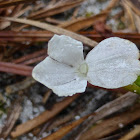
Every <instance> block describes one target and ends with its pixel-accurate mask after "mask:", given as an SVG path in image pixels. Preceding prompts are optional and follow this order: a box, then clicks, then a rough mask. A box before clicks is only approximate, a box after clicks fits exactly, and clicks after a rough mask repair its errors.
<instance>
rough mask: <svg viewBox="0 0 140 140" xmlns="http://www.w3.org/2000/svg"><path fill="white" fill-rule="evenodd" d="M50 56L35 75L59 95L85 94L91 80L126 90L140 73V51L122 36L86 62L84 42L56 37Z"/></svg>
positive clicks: (105, 43)
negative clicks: (125, 87) (124, 87)
mask: <svg viewBox="0 0 140 140" xmlns="http://www.w3.org/2000/svg"><path fill="white" fill-rule="evenodd" d="M48 55H49V56H48V57H47V58H46V59H45V60H43V61H42V62H41V63H39V64H38V65H37V66H36V67H35V68H34V69H33V72H32V76H33V77H34V79H36V80H37V81H39V82H40V83H42V84H44V85H45V86H47V87H48V88H51V89H52V90H53V92H54V93H56V94H57V95H59V96H71V95H73V94H75V93H81V92H84V91H85V89H86V86H87V81H88V82H89V83H91V84H93V85H95V86H99V87H104V88H109V89H113V88H119V87H123V86H126V85H129V84H132V83H133V82H134V81H135V80H136V79H137V76H138V75H139V74H140V62H139V60H138V58H139V50H138V49H137V47H136V45H135V44H134V43H132V42H130V41H128V40H125V39H121V38H118V37H111V38H108V39H105V40H103V41H102V42H100V43H99V44H98V45H97V46H96V47H95V48H94V49H92V50H91V51H90V52H89V54H88V55H87V57H86V59H85V60H84V56H83V44H82V43H81V42H80V41H77V40H75V39H72V38H71V37H68V36H65V35H60V36H59V35H54V36H53V37H52V39H51V40H50V41H49V43H48Z"/></svg>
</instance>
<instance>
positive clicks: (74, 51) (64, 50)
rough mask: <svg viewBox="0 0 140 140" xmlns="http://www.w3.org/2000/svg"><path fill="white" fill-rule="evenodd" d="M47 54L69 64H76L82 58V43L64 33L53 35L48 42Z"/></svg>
mask: <svg viewBox="0 0 140 140" xmlns="http://www.w3.org/2000/svg"><path fill="white" fill-rule="evenodd" d="M48 55H49V56H50V57H51V58H53V59H55V60H57V61H59V62H61V63H65V64H67V65H70V66H76V65H77V64H80V63H81V62H82V61H83V60H84V56H83V44H82V43H81V42H80V41H77V40H75V39H72V38H71V37H69V36H65V35H60V36H59V35H54V36H53V37H52V39H51V40H50V41H49V43H48Z"/></svg>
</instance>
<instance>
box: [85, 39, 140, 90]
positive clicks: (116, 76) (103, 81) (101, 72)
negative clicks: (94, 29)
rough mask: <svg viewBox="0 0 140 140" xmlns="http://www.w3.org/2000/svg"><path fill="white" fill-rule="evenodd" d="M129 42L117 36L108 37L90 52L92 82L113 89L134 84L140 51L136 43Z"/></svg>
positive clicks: (138, 71) (89, 64)
mask: <svg viewBox="0 0 140 140" xmlns="http://www.w3.org/2000/svg"><path fill="white" fill-rule="evenodd" d="M128 42H129V41H126V40H124V39H119V38H116V37H115V38H114V37H113V38H110V39H106V40H104V41H102V42H101V43H99V45H97V47H96V48H95V49H93V50H92V51H91V52H90V53H89V54H88V56H87V58H86V62H87V64H88V74H87V78H88V81H89V82H90V83H91V84H93V85H96V86H100V87H104V88H110V89H111V88H119V87H123V86H126V85H129V84H132V83H133V82H134V81H135V80H136V79H137V76H138V75H139V74H140V62H139V61H138V55H139V51H138V49H137V47H136V46H135V44H133V43H131V42H129V43H128ZM130 45H131V46H130ZM94 50H95V51H94Z"/></svg>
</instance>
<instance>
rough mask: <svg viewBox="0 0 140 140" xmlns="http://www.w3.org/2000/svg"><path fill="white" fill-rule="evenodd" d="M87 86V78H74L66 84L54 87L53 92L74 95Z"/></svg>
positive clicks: (61, 94) (59, 94)
mask: <svg viewBox="0 0 140 140" xmlns="http://www.w3.org/2000/svg"><path fill="white" fill-rule="evenodd" d="M86 86H87V81H86V80H80V79H79V80H73V81H71V82H69V83H66V84H64V85H60V86H55V87H53V92H54V93H56V94H57V95H58V96H72V95H73V94H75V93H81V92H84V91H85V89H86Z"/></svg>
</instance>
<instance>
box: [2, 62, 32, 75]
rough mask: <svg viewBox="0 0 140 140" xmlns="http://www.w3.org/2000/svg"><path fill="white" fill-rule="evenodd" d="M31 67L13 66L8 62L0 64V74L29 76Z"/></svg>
mask: <svg viewBox="0 0 140 140" xmlns="http://www.w3.org/2000/svg"><path fill="white" fill-rule="evenodd" d="M32 69H33V68H32V67H30V66H25V65H19V64H13V63H8V62H0V71H1V72H8V73H14V74H19V75H24V76H31V73H32Z"/></svg>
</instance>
